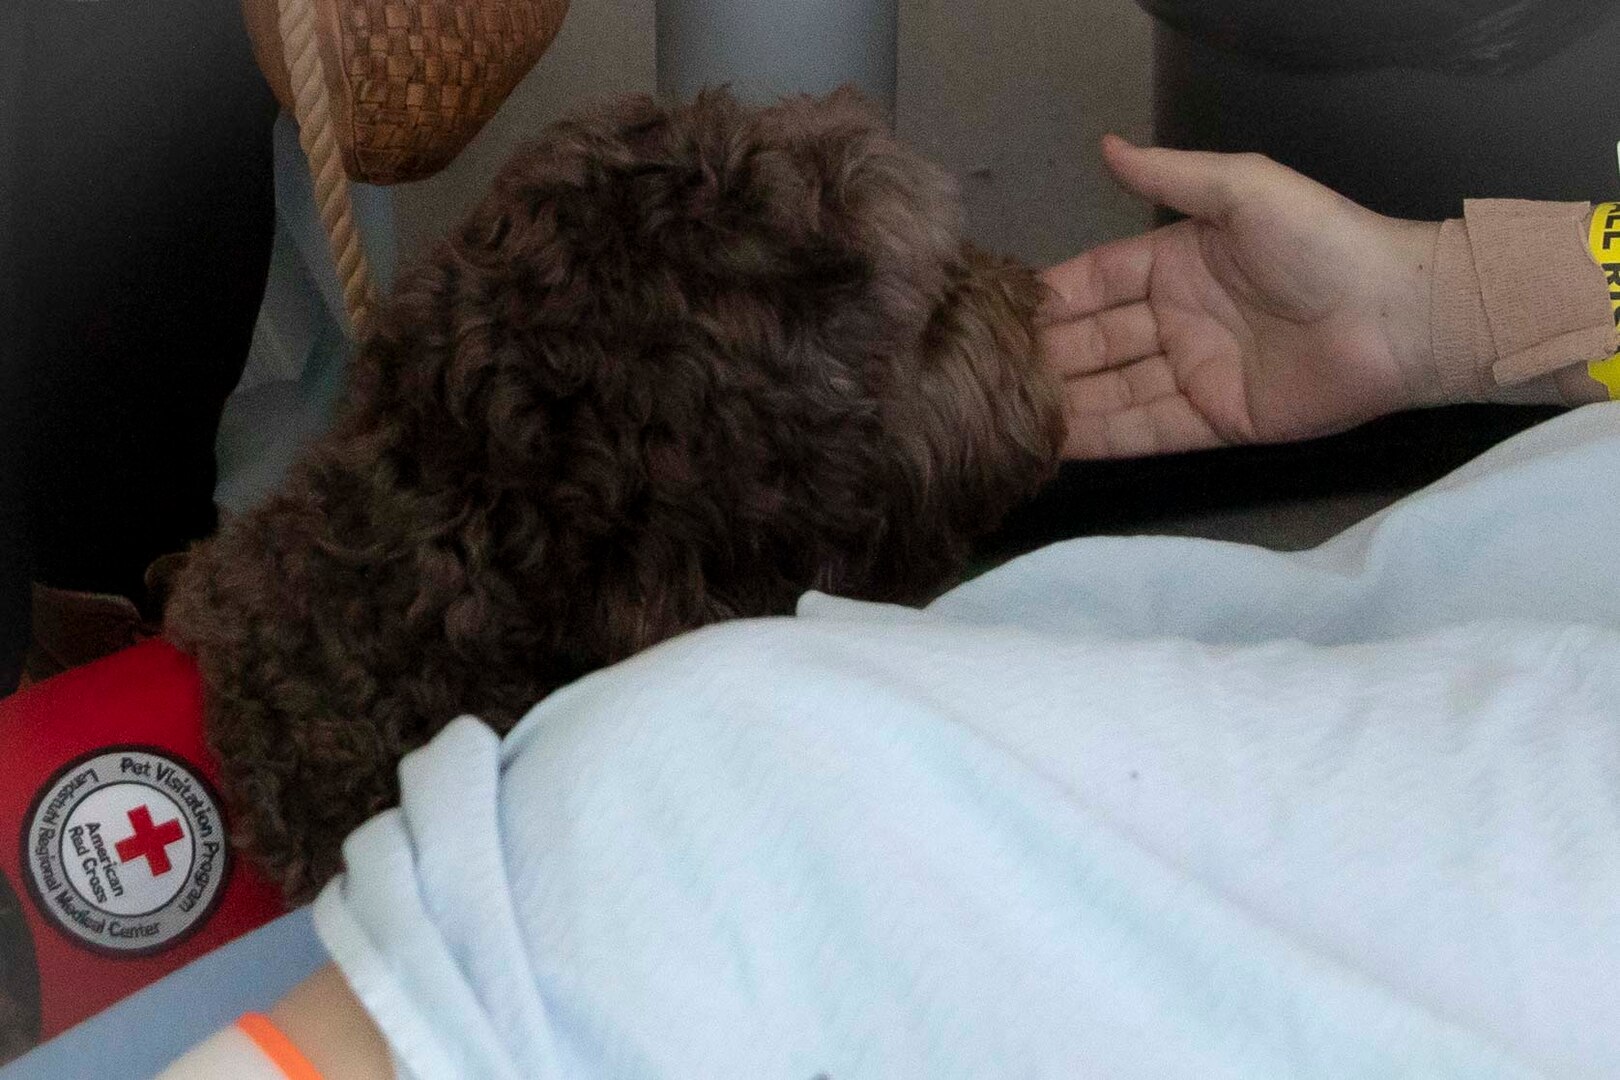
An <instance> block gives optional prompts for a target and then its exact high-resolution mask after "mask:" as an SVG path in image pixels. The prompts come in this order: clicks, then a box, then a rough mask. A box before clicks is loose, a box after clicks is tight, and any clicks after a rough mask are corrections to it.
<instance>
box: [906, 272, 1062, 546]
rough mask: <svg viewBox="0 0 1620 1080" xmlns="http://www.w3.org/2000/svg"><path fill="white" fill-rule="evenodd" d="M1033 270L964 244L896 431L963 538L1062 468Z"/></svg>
mask: <svg viewBox="0 0 1620 1080" xmlns="http://www.w3.org/2000/svg"><path fill="white" fill-rule="evenodd" d="M1044 297H1045V287H1044V286H1043V285H1042V284H1041V282H1040V280H1039V278H1037V277H1036V275H1035V273H1034V271H1032V270H1030V269H1029V268H1028V267H1026V266H1023V265H1022V264H1020V263H1017V262H1015V261H1013V260H1011V259H1003V258H999V257H995V256H991V255H988V254H986V253H984V252H982V251H979V250H978V249H977V248H975V247H973V246H972V245H971V244H964V245H962V248H961V256H960V258H959V259H958V260H957V261H956V262H955V264H954V265H953V266H952V267H951V269H950V284H949V286H948V287H947V288H946V290H945V293H944V295H943V298H942V299H941V301H940V303H939V304H938V306H937V307H936V308H935V310H934V311H933V313H932V315H931V316H930V318H929V321H928V326H927V329H926V331H925V332H924V334H923V338H922V342H921V345H920V356H919V359H918V372H917V375H918V377H917V379H916V381H915V384H914V387H913V390H912V392H910V393H908V394H907V395H905V397H904V401H903V406H902V407H903V408H905V409H907V410H909V411H910V413H911V415H910V416H908V417H906V418H904V419H902V420H899V421H898V423H897V426H896V430H897V431H899V432H901V438H902V440H903V442H904V444H905V446H906V450H907V452H906V454H905V464H906V466H907V468H908V469H909V470H910V472H911V474H912V475H911V479H912V483H913V485H914V486H918V487H922V488H923V489H925V492H926V503H927V504H930V505H935V506H937V507H938V509H939V510H940V511H941V512H942V513H943V515H944V517H945V518H946V520H947V521H949V522H950V523H951V525H952V526H953V527H956V528H959V529H962V530H964V532H965V534H966V535H977V534H980V533H982V532H984V531H986V530H987V529H989V528H993V527H994V526H995V524H996V523H997V522H999V520H1000V519H1001V517H1002V516H1003V515H1005V513H1006V512H1007V511H1008V510H1009V509H1011V508H1012V507H1013V506H1014V505H1016V504H1017V503H1018V502H1019V501H1021V500H1022V499H1024V498H1027V497H1028V496H1030V495H1032V494H1034V492H1035V491H1036V489H1037V488H1039V486H1040V485H1041V484H1043V483H1045V481H1046V480H1047V479H1049V478H1050V476H1051V474H1052V471H1053V470H1054V469H1055V468H1056V464H1057V459H1058V452H1059V449H1060V448H1061V446H1062V440H1063V419H1062V412H1061V407H1060V397H1059V389H1060V388H1059V387H1058V386H1057V384H1056V380H1055V379H1054V378H1053V377H1052V375H1051V374H1050V372H1049V371H1048V370H1047V368H1046V366H1045V365H1044V364H1043V363H1042V362H1041V358H1040V355H1039V347H1038V344H1037V341H1036V335H1035V316H1036V312H1037V310H1038V308H1039V307H1040V304H1041V303H1042V301H1043V299H1044Z"/></svg>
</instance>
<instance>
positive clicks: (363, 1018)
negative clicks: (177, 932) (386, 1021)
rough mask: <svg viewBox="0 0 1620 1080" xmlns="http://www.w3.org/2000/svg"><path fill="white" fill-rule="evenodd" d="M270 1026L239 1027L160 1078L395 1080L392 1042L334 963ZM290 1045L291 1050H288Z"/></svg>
mask: <svg viewBox="0 0 1620 1080" xmlns="http://www.w3.org/2000/svg"><path fill="white" fill-rule="evenodd" d="M268 1020H269V1025H268V1028H269V1030H268V1032H266V1031H265V1030H263V1029H264V1027H265V1025H262V1024H261V1025H258V1026H255V1025H252V1024H244V1023H239V1024H238V1025H237V1026H235V1027H232V1028H228V1029H226V1030H225V1031H223V1032H221V1033H219V1034H218V1035H215V1036H214V1037H213V1038H211V1039H209V1040H208V1041H206V1042H204V1043H203V1044H202V1045H200V1046H198V1047H197V1048H195V1049H194V1050H192V1051H191V1052H190V1053H188V1054H187V1055H186V1056H185V1057H183V1058H181V1059H180V1060H179V1061H177V1062H175V1063H174V1064H173V1065H171V1066H169V1068H168V1069H167V1070H165V1071H164V1073H163V1075H162V1076H161V1077H159V1078H158V1080H201V1078H204V1077H210V1078H211V1077H216V1076H220V1075H225V1074H228V1075H232V1076H238V1077H242V1078H244V1080H246V1078H248V1077H253V1078H257V1077H261V1076H262V1077H265V1078H266V1080H269V1078H275V1080H281V1078H282V1077H286V1078H289V1080H309V1078H310V1076H311V1074H312V1073H313V1076H314V1077H317V1078H319V1080H392V1077H393V1076H394V1069H393V1064H392V1061H391V1059H390V1058H389V1055H388V1047H387V1044H385V1043H384V1042H383V1038H382V1034H381V1033H380V1032H379V1031H378V1030H377V1025H376V1024H374V1023H372V1020H371V1017H370V1016H369V1015H367V1013H366V1011H365V1009H364V1008H363V1007H362V1006H361V1004H360V1000H359V999H358V998H356V997H355V996H354V992H353V991H351V990H350V989H349V986H348V984H347V983H346V982H344V980H343V976H342V975H341V974H340V973H339V972H338V970H337V968H336V967H334V966H333V965H331V964H328V965H327V966H326V967H324V968H322V969H321V970H320V971H317V972H316V973H315V974H314V975H312V976H310V977H309V978H308V979H306V980H305V981H304V982H302V983H300V984H299V985H298V986H297V987H295V988H294V989H293V991H292V993H290V994H288V995H287V996H286V997H285V998H283V999H282V1000H281V1001H280V1002H278V1003H277V1004H276V1005H275V1007H274V1008H272V1009H271V1010H270V1012H269V1014H268ZM288 1044H290V1046H289V1045H288Z"/></svg>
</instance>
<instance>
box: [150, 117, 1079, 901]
mask: <svg viewBox="0 0 1620 1080" xmlns="http://www.w3.org/2000/svg"><path fill="white" fill-rule="evenodd" d="M1039 295H1040V294H1039V286H1038V285H1037V282H1036V280H1035V278H1034V276H1033V275H1032V274H1031V273H1030V272H1029V271H1028V270H1027V269H1025V268H1023V267H1020V266H1017V265H1015V264H1013V263H1010V262H1007V261H1005V260H1000V259H996V258H991V257H989V256H986V255H984V254H982V253H980V252H978V251H976V250H974V249H973V248H971V247H970V246H969V245H967V244H965V243H964V242H963V240H962V236H961V227H960V222H959V218H958V208H957V203H956V199H955V197H954V193H953V191H952V189H951V186H950V184H949V182H948V181H947V179H946V178H945V177H944V175H943V174H942V173H941V172H940V171H939V170H938V169H936V168H935V167H934V166H932V165H930V164H929V163H927V162H926V161H924V160H923V159H921V158H920V157H918V156H917V155H915V154H913V153H911V152H909V151H908V150H906V149H905V148H903V147H902V146H901V145H899V144H898V143H897V142H896V141H895V140H894V139H893V138H892V137H891V136H890V135H889V134H888V133H887V131H886V130H885V128H884V126H883V124H882V123H881V121H880V120H879V118H878V117H877V116H876V115H875V114H874V113H873V112H872V111H871V110H870V109H869V108H868V107H867V106H866V105H865V104H864V103H863V102H862V101H861V100H860V99H859V98H858V97H857V96H855V95H853V94H850V93H839V94H835V95H833V96H832V97H831V98H828V99H823V100H810V99H799V100H792V101H788V102H785V103H782V104H779V105H776V106H774V107H771V108H765V109H753V108H746V107H744V106H742V105H739V104H738V103H737V102H736V101H734V100H733V99H732V98H731V97H730V96H729V95H727V94H724V93H710V94H707V95H704V96H703V97H701V98H699V99H698V100H697V101H696V102H695V103H693V104H690V105H687V106H684V107H679V108H668V107H665V106H661V105H659V104H657V103H655V102H654V101H652V100H651V99H648V98H643V97H635V98H629V99H624V100H620V101H618V102H616V103H614V104H612V105H611V106H609V107H607V108H604V109H602V110H600V111H597V112H594V113H589V114H586V115H584V116H581V117H579V118H576V119H572V120H567V121H564V122H562V123H559V124H557V125H555V126H554V127H552V128H551V129H550V130H549V131H548V132H547V134H546V135H545V136H544V138H542V140H541V141H540V142H539V143H537V144H535V145H533V146H531V147H530V148H528V149H526V150H524V151H522V152H521V153H519V154H518V155H517V156H516V157H515V158H513V159H512V161H511V162H510V163H508V165H507V166H506V167H505V169H504V170H503V171H502V172H501V173H500V175H499V177H498V179H497V180H496V182H495V185H494V188H493V190H492V191H491V193H490V195H489V196H488V197H487V198H486V199H485V200H484V202H483V203H482V205H480V206H479V207H478V208H477V209H476V210H475V211H474V212H473V213H472V214H471V216H470V217H469V218H468V219H467V221H466V223H465V224H464V225H463V226H462V227H461V228H460V229H459V230H458V231H457V232H456V233H455V234H454V235H453V236H452V237H451V238H450V239H448V240H447V241H445V242H444V243H443V244H441V245H440V246H439V247H438V248H437V250H435V251H434V252H433V253H432V254H431V255H430V256H429V257H428V258H427V260H426V261H425V262H424V263H423V264H422V265H420V266H419V267H417V268H416V269H415V270H414V271H413V272H411V273H410V274H408V275H407V276H406V277H405V278H404V279H403V280H402V281H401V283H400V285H399V287H398V288H397V289H396V290H395V293H394V295H393V297H392V299H391V300H390V301H389V302H387V303H386V304H385V305H384V307H383V309H382V312H381V314H380V317H379V319H378V324H377V327H376V330H375V331H374V333H373V334H372V336H371V338H370V339H369V341H368V342H367V343H366V345H365V346H364V348H363V350H362V352H361V355H360V357H359V359H358V361H357V363H356V371H355V376H354V381H353V384H352V386H351V390H350V395H349V400H348V402H347V404H346V406H345V409H344V411H343V414H342V416H341V418H340V420H339V422H338V424H337V426H336V428H335V430H334V431H333V432H332V433H331V434H330V435H328V436H327V437H325V438H324V439H323V440H322V441H320V442H319V443H318V444H317V445H315V446H314V447H312V448H311V450H310V451H309V452H308V453H307V454H306V455H305V456H304V458H303V459H302V461H301V462H300V463H299V465H298V466H297V467H296V468H295V470H294V472H293V474H292V476H291V477H290V478H289V480H288V482H287V483H286V484H285V485H284V486H283V488H282V490H281V491H280V492H279V493H278V494H277V495H275V496H274V497H272V498H271V499H270V500H268V501H267V502H266V503H265V504H264V505H263V506H262V507H260V508H258V509H257V510H255V511H253V512H252V513H249V514H247V515H245V516H243V517H242V518H241V519H239V520H236V521H234V522H232V523H230V524H229V525H228V526H227V527H226V528H225V529H224V530H223V531H222V533H221V534H220V535H219V536H218V537H217V538H216V539H214V540H213V541H211V542H210V543H208V544H206V545H205V546H204V547H203V548H202V549H200V550H199V552H198V553H197V555H196V557H194V558H193V559H192V561H191V563H190V565H189V566H188V567H187V569H186V571H185V572H184V574H183V576H182V579H181V580H180V582H179V583H178V586H177V589H176V593H175V596H174V599H173V601H172V602H171V606H170V613H169V620H168V629H169V632H170V634H171V636H172V637H173V638H174V639H175V640H176V641H177V642H178V643H180V644H181V645H182V646H183V647H185V648H187V649H188V650H190V651H191V652H192V653H193V654H194V655H195V656H196V657H197V658H198V660H199V662H200V663H201V666H202V669H203V673H204V678H205V680H206V683H207V686H208V693H209V723H210V725H211V733H212V738H213V741H214V745H215V748H216V749H217V751H218V752H219V754H220V756H221V758H222V763H223V765H224V768H225V771H226V774H227V778H228V785H229V787H230V789H231V794H232V795H233V796H234V799H235V801H236V802H237V803H238V804H239V806H240V808H241V815H242V817H243V818H244V820H245V822H246V830H245V832H246V835H245V837H244V839H245V840H246V841H247V843H248V846H249V847H250V848H251V849H253V850H254V851H256V852H257V853H258V854H259V855H260V856H261V858H262V859H263V860H264V861H265V863H266V864H267V866H268V868H269V870H270V872H271V873H272V874H274V875H275V876H276V877H277V878H278V879H279V880H281V881H283V882H284V883H285V884H286V885H287V886H288V887H289V889H290V890H291V891H292V892H293V893H294V894H299V893H302V892H305V891H307V890H308V889H309V888H311V887H313V886H315V885H318V884H319V883H320V882H321V881H322V880H324V879H325V878H326V877H327V876H329V875H330V874H331V872H332V871H333V870H334V869H335V868H336V866H337V848H338V844H339V842H340V841H341V839H342V837H343V835H344V834H345V833H346V832H347V831H348V829H350V828H351V827H353V826H354V825H356V824H358V823H359V822H360V821H361V820H363V819H364V818H365V817H366V816H367V815H369V814H371V813H373V812H375V811H376V810H377V809H379V808H381V807H382V806H384V805H386V804H387V803H388V802H389V801H391V800H392V799H393V797H394V793H395V789H394V777H393V772H394V766H395V764H396V762H397V760H398V758H399V756H400V755H401V754H403V753H405V752H406V751H408V750H409V749H411V748H412V747H414V746H416V745H418V744H420V743H421V742H423V741H424V740H425V739H426V738H428V737H429V736H430V735H431V734H432V733H433V732H434V731H436V730H437V729H438V728H439V727H440V726H442V725H443V724H444V723H446V722H447V721H448V720H450V719H451V718H453V717H454V716H456V715H458V714H460V713H464V712H471V713H475V714H477V715H480V716H482V717H483V718H484V719H485V720H487V721H489V722H490V723H492V724H494V725H496V726H497V727H504V726H506V725H509V724H510V723H511V722H512V721H514V720H515V719H516V718H517V717H518V716H519V715H520V714H521V713H522V712H523V711H525V710H526V709H527V708H528V707H529V706H531V705H533V704H534V703H535V702H536V701H538V700H539V699H541V698H542V697H544V696H545V695H546V694H547V693H549V692H550V691H552V690H554V689H555V688H557V687H558V686H560V685H562V684H564V683H566V682H569V681H571V680H573V679H575V678H577V677H578V676H580V675H582V674H584V673H586V672H589V671H592V670H594V669H596V668H599V667H602V666H604V665H607V664H611V663H613V662H615V661H617V660H620V659H622V658H624V657H626V656H629V655H630V654H632V653H634V652H636V651H637V650H639V649H642V648H644V647H646V646H648V645H651V644H653V643H655V642H658V641H662V640H664V639H666V638H669V637H671V636H674V635H676V634H679V633H681V632H683V631H686V630H689V629H692V628H695V627H698V626H701V625H704V624H706V623H711V622H715V621H717V620H721V619H728V618H735V617H739V616H754V615H768V614H781V613H787V612H790V611H791V610H792V608H793V605H794V602H795V600H796V599H797V597H798V596H799V595H800V594H801V593H803V592H804V591H805V590H806V589H811V588H815V589H821V590H824V591H829V592H833V593H837V594H842V595H846V596H854V597H861V598H868V599H879V600H893V601H901V602H916V601H922V600H926V599H927V598H929V597H930V596H931V595H933V594H934V593H936V592H938V591H939V590H940V589H942V588H944V587H945V586H947V585H949V584H951V583H952V581H953V580H954V578H955V576H956V575H957V574H958V573H959V572H960V570H961V568H962V564H963V561H964V559H965V557H966V554H967V551H968V544H969V541H970V540H971V539H972V538H973V537H974V536H976V535H978V534H981V533H982V532H984V531H985V530H986V529H988V528H990V527H993V526H994V524H995V523H996V522H997V521H998V520H999V519H1000V518H1001V517H1002V515H1003V514H1004V513H1005V511H1006V510H1008V509H1009V508H1010V507H1011V506H1012V505H1013V504H1014V503H1015V502H1017V501H1018V500H1019V499H1021V498H1023V497H1025V496H1027V495H1028V494H1030V493H1031V492H1032V491H1033V490H1034V488H1035V487H1036V486H1037V485H1038V484H1039V483H1040V482H1041V481H1042V480H1043V479H1044V478H1045V477H1046V476H1047V475H1048V473H1049V471H1050V469H1051V468H1052V465H1053V462H1054V461H1055V459H1056V455H1057V449H1058V446H1059V442H1060V439H1061V421H1060V417H1059V411H1058V405H1057V395H1056V388H1055V387H1054V386H1052V385H1051V384H1050V383H1049V382H1048V379H1047V377H1046V376H1045V375H1044V374H1043V373H1042V371H1041V368H1040V366H1039V364H1038V363H1037V359H1036V356H1035V345H1034V340H1033V334H1032V329H1031V328H1032V323H1033V315H1034V310H1035V308H1036V305H1037V303H1038V301H1039Z"/></svg>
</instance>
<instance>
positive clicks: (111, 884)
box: [0, 641, 285, 1039]
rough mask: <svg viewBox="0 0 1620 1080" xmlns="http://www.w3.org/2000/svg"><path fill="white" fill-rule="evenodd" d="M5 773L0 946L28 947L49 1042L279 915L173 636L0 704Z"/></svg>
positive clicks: (0, 809)
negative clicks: (248, 853) (219, 786)
mask: <svg viewBox="0 0 1620 1080" xmlns="http://www.w3.org/2000/svg"><path fill="white" fill-rule="evenodd" d="M0 770H3V773H4V776H5V782H4V783H3V784H0V873H3V874H4V876H5V879H6V883H7V884H9V885H10V886H11V891H12V892H13V893H14V894H15V896H16V902H15V906H14V907H13V906H10V905H7V904H6V903H5V897H4V896H3V895H0V921H3V920H5V919H6V918H7V911H8V907H9V908H10V910H11V911H16V910H18V909H20V911H21V919H20V922H21V923H22V926H21V927H19V926H17V925H15V924H16V923H17V922H18V921H19V920H18V918H17V916H16V915H11V916H10V918H11V921H12V922H13V924H14V925H13V926H11V927H5V926H0V950H3V952H4V960H5V963H6V965H7V966H11V965H12V964H13V963H14V962H13V959H12V956H11V953H13V952H20V953H22V954H23V955H22V957H21V961H22V963H23V965H24V966H26V965H27V963H28V960H29V957H28V955H27V954H28V952H30V951H31V952H32V960H33V968H34V971H35V972H36V973H37V994H38V1015H39V1026H40V1036H41V1038H47V1039H48V1038H50V1037H51V1036H53V1035H55V1034H57V1033H59V1032H61V1031H63V1030H64V1029H66V1028H68V1027H70V1026H72V1025H73V1024H75V1023H77V1022H78V1021H80V1020H82V1019H84V1018H85V1017H88V1016H90V1015H92V1014H93V1013H96V1012H99V1011H100V1010H102V1009H104V1008H106V1007H107V1006H108V1005H111V1004H112V1003H114V1002H116V1001H118V1000H119V999H120V998H122V997H124V996H125V995H127V994H130V993H132V992H134V991H135V990H138V989H140V988H141V987H142V986H145V985H146V984H147V983H150V982H152V981H154V980H156V979H159V978H161V977H163V976H164V975H167V974H168V973H169V972H171V971H174V970H175V969H176V968H179V967H181V966H183V965H184V964H186V963H189V962H190V961H192V960H194V959H196V958H197V957H199V956H201V955H203V954H204V953H206V952H208V951H209V950H211V949H215V948H218V947H219V946H220V945H223V944H225V943H226V942H227V941H230V940H231V939H232V938H235V937H237V936H238V935H240V934H243V933H245V932H247V931H249V930H252V929H253V928H254V927H257V926H259V925H261V924H263V923H265V922H268V921H269V920H270V919H272V918H274V917H276V916H277V915H279V914H281V913H282V912H283V911H284V910H285V908H284V905H283V904H282V901H281V895H280V893H279V892H278V891H277V890H276V889H275V888H274V887H272V886H271V885H270V884H269V883H267V882H266V881H264V880H263V879H262V878H260V877H258V876H256V875H255V874H254V873H253V872H252V870H251V868H250V867H249V866H248V865H247V864H246V862H245V861H244V860H242V859H240V858H237V857H236V856H235V854H234V853H233V852H232V851H231V849H230V842H229V838H228V834H229V821H228V819H227V817H226V812H225V808H224V806H223V804H222V803H221V801H220V798H219V795H218V793H217V791H216V789H215V783H216V781H217V778H218V768H217V767H216V765H215V763H214V761H213V760H212V759H211V757H210V755H209V753H208V751H207V749H206V747H205V746H204V744H203V735H202V684H201V680H200V679H199V677H198V674H197V670H196V667H195V666H194V665H193V664H192V662H191V660H190V658H188V657H187V656H186V655H185V654H183V653H181V652H180V651H179V650H177V649H175V648H174V647H173V646H171V645H169V644H168V643H166V642H163V641H148V642H145V643H143V644H141V645H137V646H135V647H134V648H130V649H126V650H124V651H123V652H120V653H116V654H114V655H112V656H109V657H107V658H106V659H104V660H100V661H97V662H96V663H94V664H89V665H87V666H85V667H82V668H76V669H74V670H72V671H68V672H66V673H64V674H62V675H58V676H56V677H55V678H53V679H48V680H46V681H45V682H42V683H39V684H37V685H35V686H32V687H29V688H28V689H27V690H24V691H22V692H21V693H18V694H15V695H13V696H11V697H9V698H6V699H5V700H3V701H0ZM4 891H5V890H0V893H3V892H4ZM30 946H31V947H30ZM27 974H28V972H27V971H26V970H24V971H21V972H19V971H16V970H13V971H12V972H11V973H10V977H9V978H8V979H7V980H6V982H7V984H8V988H10V992H11V994H12V995H13V997H15V995H16V994H17V992H18V991H17V989H16V987H17V986H20V985H22V984H23V981H24V980H23V979H20V978H19V977H18V976H19V975H21V976H24V977H26V975H27ZM28 981H32V980H28Z"/></svg>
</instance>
